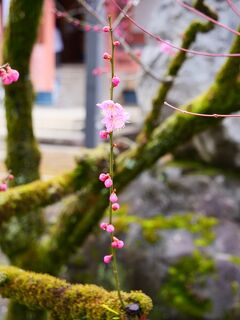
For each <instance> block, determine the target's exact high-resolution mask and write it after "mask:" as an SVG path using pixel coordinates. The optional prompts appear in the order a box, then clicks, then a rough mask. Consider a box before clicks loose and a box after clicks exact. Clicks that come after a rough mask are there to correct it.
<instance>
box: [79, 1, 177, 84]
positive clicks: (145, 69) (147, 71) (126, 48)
mask: <svg viewBox="0 0 240 320" xmlns="http://www.w3.org/2000/svg"><path fill="white" fill-rule="evenodd" d="M77 1H78V2H79V3H80V4H81V5H82V6H83V7H84V8H85V9H86V10H87V11H88V12H89V13H90V14H91V15H93V16H94V17H95V18H96V19H97V21H98V22H100V23H101V25H102V26H105V25H106V23H107V22H106V21H105V20H104V19H101V18H100V17H99V16H98V14H97V13H96V12H95V10H94V9H93V8H92V7H91V6H90V5H89V4H88V3H87V2H86V1H85V0H77ZM114 36H115V38H116V39H117V40H119V41H120V42H121V45H122V47H123V49H124V51H125V52H126V53H128V54H129V56H130V57H131V58H132V60H133V61H135V62H136V63H137V64H138V65H139V66H140V67H141V69H142V70H143V72H144V73H145V74H147V75H149V76H150V77H151V78H153V79H154V80H156V81H157V82H172V77H165V78H161V77H158V76H157V75H156V74H154V73H153V72H152V71H151V69H150V68H149V67H148V66H146V65H145V64H144V63H143V62H142V61H141V60H140V59H139V58H138V57H137V56H136V54H135V53H134V52H133V50H132V49H131V47H130V46H129V44H128V43H127V42H126V41H125V39H124V38H122V37H120V36H119V35H117V34H114Z"/></svg>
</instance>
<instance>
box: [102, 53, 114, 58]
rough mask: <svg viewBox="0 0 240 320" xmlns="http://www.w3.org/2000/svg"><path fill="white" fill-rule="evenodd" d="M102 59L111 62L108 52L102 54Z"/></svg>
mask: <svg viewBox="0 0 240 320" xmlns="http://www.w3.org/2000/svg"><path fill="white" fill-rule="evenodd" d="M103 59H104V60H111V59H112V56H111V55H110V54H109V53H108V52H104V54H103Z"/></svg>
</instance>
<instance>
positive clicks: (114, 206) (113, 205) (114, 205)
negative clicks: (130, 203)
mask: <svg viewBox="0 0 240 320" xmlns="http://www.w3.org/2000/svg"><path fill="white" fill-rule="evenodd" d="M112 209H113V211H117V210H119V209H120V204H119V203H117V202H116V203H113V204H112Z"/></svg>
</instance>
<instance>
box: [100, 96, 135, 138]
mask: <svg viewBox="0 0 240 320" xmlns="http://www.w3.org/2000/svg"><path fill="white" fill-rule="evenodd" d="M97 106H98V107H99V108H100V109H101V110H102V114H103V116H104V118H103V120H102V123H103V124H104V125H105V127H106V130H107V132H113V131H114V130H116V129H122V128H124V127H125V123H126V122H127V121H128V119H129V115H128V113H127V112H126V111H125V110H124V108H123V107H122V106H121V105H120V104H119V103H114V102H113V101H112V100H106V101H103V102H102V103H100V104H97Z"/></svg>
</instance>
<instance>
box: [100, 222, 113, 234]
mask: <svg viewBox="0 0 240 320" xmlns="http://www.w3.org/2000/svg"><path fill="white" fill-rule="evenodd" d="M100 228H101V229H102V230H104V231H107V232H108V233H113V232H114V230H115V228H114V226H113V225H112V224H110V223H106V222H102V223H101V224H100Z"/></svg>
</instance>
